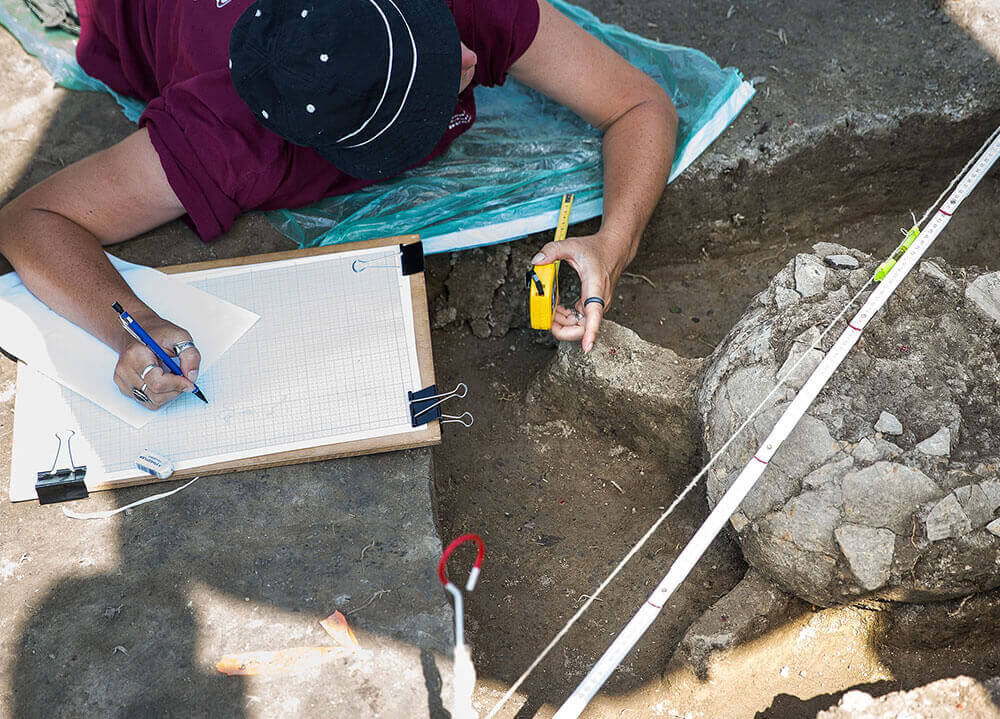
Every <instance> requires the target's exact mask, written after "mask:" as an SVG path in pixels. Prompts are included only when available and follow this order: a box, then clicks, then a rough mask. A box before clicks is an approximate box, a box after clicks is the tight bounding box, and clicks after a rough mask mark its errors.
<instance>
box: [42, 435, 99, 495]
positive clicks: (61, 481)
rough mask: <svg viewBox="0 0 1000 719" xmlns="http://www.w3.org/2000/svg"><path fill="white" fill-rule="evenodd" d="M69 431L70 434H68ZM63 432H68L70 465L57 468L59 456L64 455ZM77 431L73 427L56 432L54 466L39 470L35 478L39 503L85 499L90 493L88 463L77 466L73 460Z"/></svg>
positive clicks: (67, 447)
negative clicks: (74, 438) (44, 470)
mask: <svg viewBox="0 0 1000 719" xmlns="http://www.w3.org/2000/svg"><path fill="white" fill-rule="evenodd" d="M67 433H68V434H67ZM63 434H66V453H67V454H68V455H69V467H68V468H66V467H64V468H62V469H56V467H57V466H59V457H60V455H62V447H63ZM75 434H76V432H75V431H74V430H72V429H70V430H65V431H64V432H56V434H55V437H56V439H57V440H58V442H59V444H58V445H57V446H56V456H55V457H54V458H53V459H52V467H51V468H50V469H49V470H48V471H47V472H38V473H37V475H36V478H35V493H36V494H37V495H38V502H39V504H52V503H54V502H65V501H68V500H71V499H83V498H84V497H87V496H88V495H89V493H88V491H87V485H86V483H85V482H84V478H85V477H86V476H87V467H86V465H80V466H77V464H76V462H75V461H74V460H73V445H72V444H71V442H72V439H73V436H74V435H75Z"/></svg>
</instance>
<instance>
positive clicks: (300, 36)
mask: <svg viewBox="0 0 1000 719" xmlns="http://www.w3.org/2000/svg"><path fill="white" fill-rule="evenodd" d="M459 42H460V41H459V37H458V29H457V28H456V27H455V20H454V18H453V17H452V14H451V11H450V10H449V9H448V6H447V5H445V2H444V0H336V2H324V0H318V1H315V0H313V1H311V0H294V1H290V0H257V2H255V3H254V4H253V5H251V6H250V7H249V8H248V9H247V10H246V11H245V12H244V13H243V14H242V15H241V16H240V18H239V19H238V20H237V21H236V25H235V26H234V27H233V30H232V33H231V34H230V36H229V58H230V59H229V72H230V75H231V77H232V80H233V86H234V87H235V88H236V92H237V93H238V94H239V96H240V97H241V98H242V99H243V101H244V102H245V103H246V104H247V107H249V108H250V110H251V112H253V113H254V115H255V116H256V118H257V120H258V121H259V122H260V123H261V124H262V125H264V127H266V128H268V129H269V130H271V131H273V132H275V133H277V134H279V135H281V136H282V137H284V138H285V139H286V140H288V141H290V142H293V143H295V144H297V145H304V146H306V147H311V148H313V149H315V150H316V151H317V152H319V154H321V155H322V156H323V157H325V158H326V159H327V160H329V161H330V162H331V163H332V164H333V165H334V166H335V167H337V168H338V169H340V170H342V171H344V172H346V173H347V174H348V175H351V176H353V177H359V178H363V179H372V180H377V179H381V178H385V177H390V176H392V175H396V174H398V173H400V172H402V171H403V170H406V169H408V168H410V167H413V166H414V165H416V164H417V163H419V162H420V160H422V159H423V158H425V157H427V155H429V154H430V152H431V151H432V150H433V149H434V148H435V147H436V146H437V144H438V142H440V140H441V138H442V137H443V136H444V133H445V131H446V130H447V128H448V121H449V120H450V119H451V115H452V112H453V110H454V108H455V103H456V102H457V100H458V85H459V77H460V74H461V48H460V44H459Z"/></svg>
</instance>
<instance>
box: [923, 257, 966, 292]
mask: <svg viewBox="0 0 1000 719" xmlns="http://www.w3.org/2000/svg"><path fill="white" fill-rule="evenodd" d="M920 274H923V275H927V276H928V277H932V278H934V279H935V280H937V281H938V282H940V283H941V284H943V285H944V286H945V287H947V288H948V289H953V288H955V287H957V285H956V283H955V281H954V280H953V279H951V278H950V277H949V276H948V275H947V274H945V271H944V270H942V269H941V267H940V266H939V265H938V264H937V263H936V262H932V261H930V260H924V261H923V262H921V263H920Z"/></svg>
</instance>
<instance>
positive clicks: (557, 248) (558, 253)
mask: <svg viewBox="0 0 1000 719" xmlns="http://www.w3.org/2000/svg"><path fill="white" fill-rule="evenodd" d="M573 259H574V257H573V243H572V242H568V241H566V240H563V241H562V242H549V243H546V244H545V246H543V247H542V249H540V250H539V251H538V254H537V255H535V256H534V257H532V258H531V264H533V265H547V264H549V263H550V262H555V261H556V260H567V261H572V260H573Z"/></svg>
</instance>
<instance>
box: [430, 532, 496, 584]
mask: <svg viewBox="0 0 1000 719" xmlns="http://www.w3.org/2000/svg"><path fill="white" fill-rule="evenodd" d="M465 542H475V543H476V544H477V545H479V549H478V551H477V552H476V562H475V564H473V565H472V566H473V567H475V568H476V569H479V568H480V567H482V566H483V555H484V554H486V545H485V544H484V543H483V539H482V537H480V536H479V535H478V534H463V535H462V536H461V537H458V538H457V539H453V540H452V542H451V544H449V545H448V546H447V547H445V550H444V553H443V554H442V555H441V561H439V562H438V579H440V580H441V584H445V585H446V584H448V582H449V581H450V580H449V579H448V572H447V567H446V566H445V565H447V564H448V557H450V556H451V553H452V552H454V551H455V549H456V548H458V545H460V544H464V543H465Z"/></svg>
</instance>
